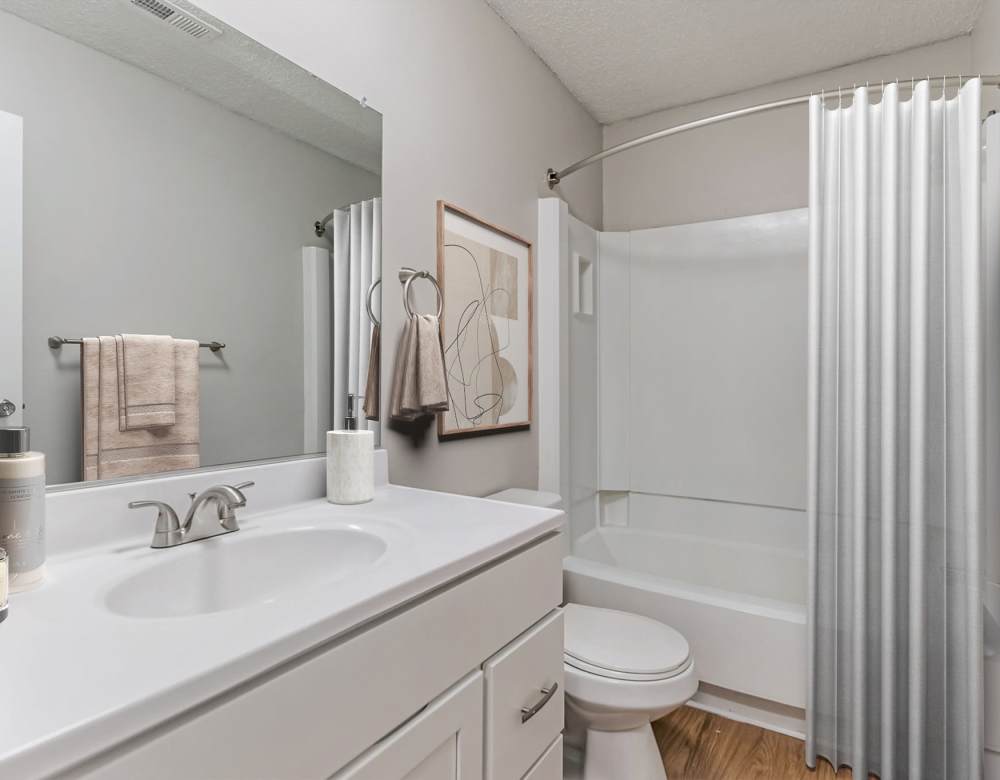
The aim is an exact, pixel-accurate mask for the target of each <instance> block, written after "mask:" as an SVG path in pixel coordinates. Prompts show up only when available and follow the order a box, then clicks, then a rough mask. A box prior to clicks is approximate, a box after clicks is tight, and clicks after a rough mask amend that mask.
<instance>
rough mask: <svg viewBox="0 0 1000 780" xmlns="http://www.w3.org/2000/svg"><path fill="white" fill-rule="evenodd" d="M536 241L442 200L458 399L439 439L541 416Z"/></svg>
mask: <svg viewBox="0 0 1000 780" xmlns="http://www.w3.org/2000/svg"><path fill="white" fill-rule="evenodd" d="M532 250H533V248H532V244H531V242H530V241H528V240H527V239H526V238H523V237H522V236H519V235H517V234H516V233H513V232H511V231H509V230H506V229H504V228H502V227H500V226H499V225H496V224H494V223H492V222H489V221H487V220H485V219H483V218H482V217H479V216H476V215H475V214H473V213H471V212H469V211H467V210H465V209H463V208H461V207H459V206H456V205H454V204H452V203H447V202H445V201H443V200H439V201H438V202H437V279H438V284H439V285H440V286H441V291H442V298H443V311H442V313H441V337H442V347H443V349H444V362H445V379H446V382H447V386H448V401H449V406H450V407H451V408H450V409H449V411H447V412H441V413H439V414H438V439H440V440H449V439H459V438H467V437H470V436H483V435H489V434H494V433H509V432H511V431H526V430H529V429H530V428H531V424H532V423H533V422H534V405H535V404H534V400H535V399H534V383H535V344H534V342H535V311H534V295H535V278H534V256H533V251H532Z"/></svg>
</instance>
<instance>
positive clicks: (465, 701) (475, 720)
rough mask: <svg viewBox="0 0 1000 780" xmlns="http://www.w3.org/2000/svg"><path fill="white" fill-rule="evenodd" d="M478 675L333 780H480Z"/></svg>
mask: <svg viewBox="0 0 1000 780" xmlns="http://www.w3.org/2000/svg"><path fill="white" fill-rule="evenodd" d="M482 776H483V675H482V672H478V671H477V672H473V673H472V674H470V675H469V676H468V677H466V678H465V679H463V680H462V681H461V682H459V683H458V684H456V685H455V686H453V687H452V688H450V689H449V690H447V691H446V692H445V693H443V694H442V695H441V696H439V697H438V698H437V699H435V700H434V701H432V702H431V703H430V704H428V705H427V707H425V708H424V709H423V710H421V711H420V712H419V713H418V714H417V715H415V716H413V717H412V718H411V719H410V720H408V721H407V722H406V723H404V724H403V725H402V726H400V727H399V728H398V729H396V730H395V731H393V732H392V733H391V734H389V735H388V736H387V737H384V738H383V739H381V740H380V741H379V742H378V743H377V744H376V745H375V746H374V747H372V748H371V749H369V750H368V751H367V752H366V753H363V754H362V755H360V756H358V758H356V759H355V760H354V761H352V762H351V763H350V764H348V765H347V766H346V767H344V768H343V769H342V770H341V771H339V772H337V774H335V775H334V776H333V780H482Z"/></svg>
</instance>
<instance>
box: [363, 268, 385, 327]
mask: <svg viewBox="0 0 1000 780" xmlns="http://www.w3.org/2000/svg"><path fill="white" fill-rule="evenodd" d="M380 284H382V279H381V278H379V279H376V280H375V281H374V282H372V285H371V287H369V288H368V295H367V297H366V298H365V308H366V309H367V310H368V319H370V320H371V321H372V324H373V325H378V326H379V327H382V323H381V322H379V321H378V317H376V316H375V312H373V311H372V293H374V292H375V288H376V287H378V286H379V285H380Z"/></svg>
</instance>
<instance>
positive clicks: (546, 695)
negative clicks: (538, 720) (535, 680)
mask: <svg viewBox="0 0 1000 780" xmlns="http://www.w3.org/2000/svg"><path fill="white" fill-rule="evenodd" d="M558 690H559V683H552V685H551V686H550V687H548V688H542V698H540V699H539V700H538V701H537V702H535V703H534V704H533V705H531V706H530V707H521V723H527V722H528V721H529V720H531V719H532V718H533V717H535V716H536V715H537V714H538V712H539V711H540V710H541V709H542V707H544V706H545V705H546V704H548V703H549V699H551V698H552V697H553V696H555V695H556V691H558Z"/></svg>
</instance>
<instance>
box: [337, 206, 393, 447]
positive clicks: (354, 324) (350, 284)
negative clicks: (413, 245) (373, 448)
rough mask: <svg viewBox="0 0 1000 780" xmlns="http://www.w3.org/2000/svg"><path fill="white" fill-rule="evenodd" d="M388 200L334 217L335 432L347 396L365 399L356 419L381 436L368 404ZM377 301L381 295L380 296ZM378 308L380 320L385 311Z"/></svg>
mask: <svg viewBox="0 0 1000 780" xmlns="http://www.w3.org/2000/svg"><path fill="white" fill-rule="evenodd" d="M381 240H382V199H381V198H373V199H372V200H366V201H362V202H361V203H355V204H353V205H351V206H350V207H349V208H345V209H338V210H337V211H335V212H334V213H333V274H332V276H333V316H332V317H331V320H332V324H333V427H334V428H342V427H343V426H344V416H345V415H346V413H347V394H348V393H353V394H354V395H356V396H359V400H358V401H357V402H356V405H355V409H354V412H355V415H356V417H357V420H358V429H359V430H365V429H368V430H374V431H376V441H378V436H377V432H378V428H379V423H377V422H372V421H371V420H366V419H365V415H364V413H363V412H362V401H361V400H360V398H363V397H364V395H365V393H366V392H368V389H367V387H366V385H367V381H368V356H369V351H370V350H371V337H372V327H373V325H374V323H372V321H371V320H370V319H369V317H368V309H367V308H366V305H365V303H366V300H367V297H368V290H369V288H370V286H371V283H372V281H373V280H375V279H378V278H380V274H381V272H382V244H381ZM375 296H376V301H377V300H378V292H377V291H376V293H375ZM372 309H373V310H374V312H375V315H376V316H378V313H379V306H378V305H377V303H376V304H373V306H372Z"/></svg>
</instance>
